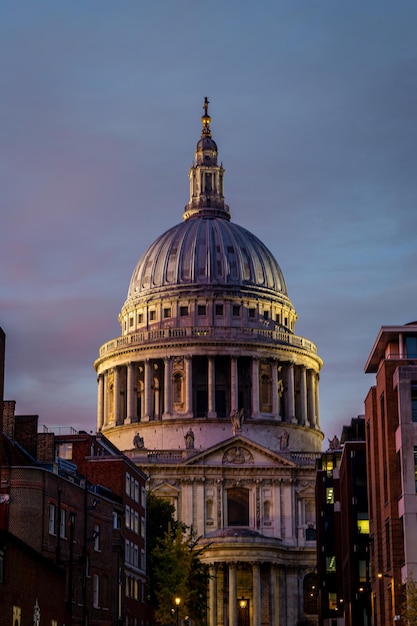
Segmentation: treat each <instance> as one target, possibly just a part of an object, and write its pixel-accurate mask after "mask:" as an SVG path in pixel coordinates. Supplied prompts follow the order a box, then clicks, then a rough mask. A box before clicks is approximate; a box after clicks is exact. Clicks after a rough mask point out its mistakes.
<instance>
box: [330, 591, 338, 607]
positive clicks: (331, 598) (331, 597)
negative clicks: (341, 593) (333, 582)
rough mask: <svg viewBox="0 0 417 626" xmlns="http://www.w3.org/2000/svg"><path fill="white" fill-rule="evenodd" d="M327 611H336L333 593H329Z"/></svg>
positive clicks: (335, 597)
mask: <svg viewBox="0 0 417 626" xmlns="http://www.w3.org/2000/svg"><path fill="white" fill-rule="evenodd" d="M328 598H329V609H330V611H337V595H336V593H334V592H333V591H329V595H328Z"/></svg>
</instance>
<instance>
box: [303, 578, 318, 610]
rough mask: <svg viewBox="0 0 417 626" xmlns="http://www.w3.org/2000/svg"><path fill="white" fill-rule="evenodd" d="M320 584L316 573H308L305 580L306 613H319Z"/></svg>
mask: <svg viewBox="0 0 417 626" xmlns="http://www.w3.org/2000/svg"><path fill="white" fill-rule="evenodd" d="M317 598H318V584H317V576H316V575H315V574H307V576H306V577H305V578H304V581H303V603H304V613H307V614H309V615H316V614H317Z"/></svg>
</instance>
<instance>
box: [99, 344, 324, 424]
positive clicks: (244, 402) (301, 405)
mask: <svg viewBox="0 0 417 626" xmlns="http://www.w3.org/2000/svg"><path fill="white" fill-rule="evenodd" d="M200 358H201V357H200ZM203 358H205V359H207V364H206V368H205V369H204V373H203V376H204V377H205V380H204V389H205V393H206V396H205V397H206V405H205V407H204V415H203V416H204V417H209V418H212V417H229V415H230V413H231V412H232V411H234V410H235V409H241V408H243V409H244V411H245V415H246V416H247V417H252V418H257V417H268V416H272V417H274V418H276V419H277V420H279V421H284V422H289V423H295V424H300V425H302V426H309V427H310V428H319V384H318V380H319V376H318V372H317V371H316V370H315V369H313V368H309V367H307V366H306V365H304V364H297V363H295V362H294V361H278V359H264V360H261V359H259V358H258V357H250V358H246V361H247V369H248V371H246V372H244V373H243V374H242V370H241V369H239V367H238V363H239V357H234V356H232V357H229V356H217V357H214V356H207V357H203ZM217 359H223V360H224V359H229V372H228V375H227V378H226V379H225V378H224V375H223V380H222V381H220V380H219V378H220V376H218V375H217V374H218V372H217V364H218V361H217ZM193 374H194V375H197V374H198V375H199V384H200V386H201V372H197V371H196V370H195V368H194V367H193V356H184V357H165V358H164V359H144V360H141V361H130V362H128V363H126V364H123V365H115V366H113V367H111V368H109V369H107V370H105V371H104V372H102V373H100V374H99V375H98V379H97V381H98V401H97V426H98V428H99V429H101V428H102V427H103V426H104V427H105V426H108V425H116V426H117V425H121V424H123V423H125V424H126V423H127V424H129V423H135V422H138V421H142V422H146V421H150V420H154V419H165V418H170V417H173V416H175V417H176V416H178V415H181V416H182V417H193V416H198V417H201V416H202V415H201V414H198V412H197V410H196V397H195V396H194V397H193ZM241 378H244V379H245V380H241ZM220 384H221V385H222V389H223V393H224V396H225V400H224V407H223V412H224V411H226V412H227V413H228V414H227V415H224V414H222V413H221V412H220V414H219V411H218V409H219V407H216V394H217V393H218V390H219V385H220ZM239 402H240V403H241V406H239ZM200 410H201V408H200Z"/></svg>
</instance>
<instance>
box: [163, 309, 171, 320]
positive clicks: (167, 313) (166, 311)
mask: <svg viewBox="0 0 417 626" xmlns="http://www.w3.org/2000/svg"><path fill="white" fill-rule="evenodd" d="M164 317H165V318H167V317H171V308H170V307H167V308H166V309H164Z"/></svg>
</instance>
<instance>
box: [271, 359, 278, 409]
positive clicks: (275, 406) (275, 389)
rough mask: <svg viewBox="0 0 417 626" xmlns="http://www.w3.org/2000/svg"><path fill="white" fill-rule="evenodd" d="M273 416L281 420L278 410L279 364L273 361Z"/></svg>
mask: <svg viewBox="0 0 417 626" xmlns="http://www.w3.org/2000/svg"><path fill="white" fill-rule="evenodd" d="M271 369H272V416H273V417H275V418H279V408H278V363H277V362H276V360H275V359H274V360H273V361H272V368H271Z"/></svg>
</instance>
